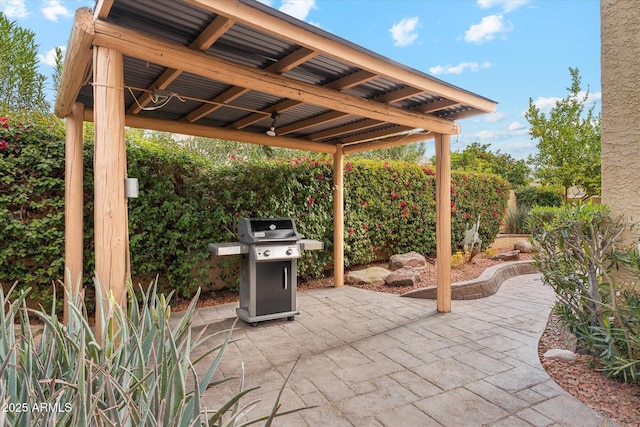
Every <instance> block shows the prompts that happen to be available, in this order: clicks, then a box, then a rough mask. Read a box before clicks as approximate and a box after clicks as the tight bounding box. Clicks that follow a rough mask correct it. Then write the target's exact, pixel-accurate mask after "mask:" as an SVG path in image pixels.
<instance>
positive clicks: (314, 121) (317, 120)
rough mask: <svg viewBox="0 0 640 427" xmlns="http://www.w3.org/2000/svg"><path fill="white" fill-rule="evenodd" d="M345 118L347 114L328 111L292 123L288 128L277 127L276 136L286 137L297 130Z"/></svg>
mask: <svg viewBox="0 0 640 427" xmlns="http://www.w3.org/2000/svg"><path fill="white" fill-rule="evenodd" d="M345 116H348V114H347V113H343V112H341V111H329V112H327V113H324V114H319V115H317V116H314V117H310V118H308V119H306V120H301V121H299V122H295V123H292V124H290V125H288V126H282V127H278V128H277V129H276V131H277V133H278V135H286V134H288V133H293V132H297V131H299V130H303V129H307V128H310V127H313V126H318V125H320V124H323V123H328V122H331V121H334V120H338V119H340V118H342V117H345Z"/></svg>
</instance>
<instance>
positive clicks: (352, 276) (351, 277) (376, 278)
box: [345, 267, 391, 285]
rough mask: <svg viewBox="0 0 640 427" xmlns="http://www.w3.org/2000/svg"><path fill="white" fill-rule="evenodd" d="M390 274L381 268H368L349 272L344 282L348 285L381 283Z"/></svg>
mask: <svg viewBox="0 0 640 427" xmlns="http://www.w3.org/2000/svg"><path fill="white" fill-rule="evenodd" d="M390 273H391V272H390V271H389V270H387V269H386V268H383V267H369V268H365V269H364V270H357V271H350V272H349V273H347V275H346V277H345V282H347V283H348V284H350V285H363V284H367V283H375V282H381V281H383V280H384V279H385V278H386V277H387V276H388V275H389V274H390Z"/></svg>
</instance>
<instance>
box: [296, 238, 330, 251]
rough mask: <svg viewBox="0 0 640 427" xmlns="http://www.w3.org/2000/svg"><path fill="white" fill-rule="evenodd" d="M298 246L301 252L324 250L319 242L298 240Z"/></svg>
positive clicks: (322, 244)
mask: <svg viewBox="0 0 640 427" xmlns="http://www.w3.org/2000/svg"><path fill="white" fill-rule="evenodd" d="M298 245H300V249H301V250H303V251H320V250H322V249H324V243H323V242H321V241H319V240H312V239H300V240H298Z"/></svg>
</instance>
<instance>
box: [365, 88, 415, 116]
mask: <svg viewBox="0 0 640 427" xmlns="http://www.w3.org/2000/svg"><path fill="white" fill-rule="evenodd" d="M420 93H424V91H423V90H420V89H416V88H414V87H404V88H402V89H398V90H395V91H393V92H389V93H385V94H384V95H380V96H376V97H375V98H372V99H371V100H372V101H376V102H383V103H385V104H392V103H394V102H398V101H402V100H403V99H407V98H411V97H412V96H415V95H418V94H420ZM423 112H424V111H423Z"/></svg>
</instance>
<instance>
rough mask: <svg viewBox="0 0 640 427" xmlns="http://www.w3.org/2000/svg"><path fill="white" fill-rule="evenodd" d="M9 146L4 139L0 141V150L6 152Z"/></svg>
mask: <svg viewBox="0 0 640 427" xmlns="http://www.w3.org/2000/svg"><path fill="white" fill-rule="evenodd" d="M7 146H8V144H7V141H5V140H4V139H3V140H2V141H0V150H4V149H5V148H7Z"/></svg>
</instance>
